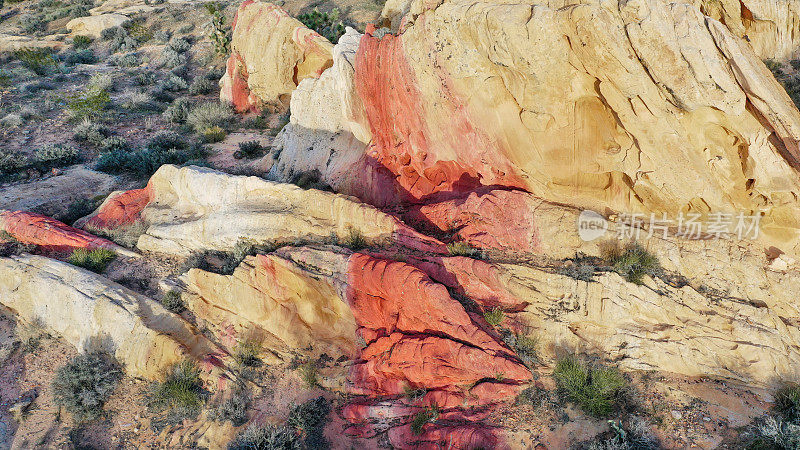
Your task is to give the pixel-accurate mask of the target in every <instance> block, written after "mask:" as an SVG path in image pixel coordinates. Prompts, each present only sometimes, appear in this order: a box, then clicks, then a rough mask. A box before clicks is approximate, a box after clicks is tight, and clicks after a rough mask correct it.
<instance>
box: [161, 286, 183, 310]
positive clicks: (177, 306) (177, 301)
mask: <svg viewBox="0 0 800 450" xmlns="http://www.w3.org/2000/svg"><path fill="white" fill-rule="evenodd" d="M161 304H162V305H163V306H164V308H167V309H168V310H169V311H172V312H174V313H175V314H180V313H182V312H183V311H184V310H185V309H186V306H185V305H184V304H183V299H182V298H181V292H180V291H168V292H167V293H166V294H164V296H163V297H161Z"/></svg>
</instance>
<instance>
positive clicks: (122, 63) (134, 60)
mask: <svg viewBox="0 0 800 450" xmlns="http://www.w3.org/2000/svg"><path fill="white" fill-rule="evenodd" d="M108 63H109V64H111V65H112V66H117V67H136V66H138V65H140V64H142V60H141V59H140V58H139V55H137V54H136V52H128V53H122V54H116V55H111V57H110V58H108Z"/></svg>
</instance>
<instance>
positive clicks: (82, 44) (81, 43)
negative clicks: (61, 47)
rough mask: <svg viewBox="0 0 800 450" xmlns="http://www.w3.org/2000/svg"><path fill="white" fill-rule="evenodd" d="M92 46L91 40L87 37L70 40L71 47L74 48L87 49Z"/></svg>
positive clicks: (79, 36)
mask: <svg viewBox="0 0 800 450" xmlns="http://www.w3.org/2000/svg"><path fill="white" fill-rule="evenodd" d="M90 45H92V38H90V37H89V36H81V35H78V36H75V37H73V38H72V46H73V47H75V48H79V49H80V48H87V47H89V46H90Z"/></svg>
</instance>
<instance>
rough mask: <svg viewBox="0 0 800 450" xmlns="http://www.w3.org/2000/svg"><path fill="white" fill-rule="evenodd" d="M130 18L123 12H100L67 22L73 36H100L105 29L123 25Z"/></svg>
mask: <svg viewBox="0 0 800 450" xmlns="http://www.w3.org/2000/svg"><path fill="white" fill-rule="evenodd" d="M127 20H128V17H127V16H123V15H122V14H100V15H96V16H87V17H78V18H75V19H72V20H70V21H69V22H67V29H68V30H70V32H71V33H72V35H73V36H89V37H92V38H95V39H97V38H99V37H100V35H101V34H102V33H103V31H105V30H108V29H110V28H114V27H119V26H122V24H123V23H125V22H126V21H127Z"/></svg>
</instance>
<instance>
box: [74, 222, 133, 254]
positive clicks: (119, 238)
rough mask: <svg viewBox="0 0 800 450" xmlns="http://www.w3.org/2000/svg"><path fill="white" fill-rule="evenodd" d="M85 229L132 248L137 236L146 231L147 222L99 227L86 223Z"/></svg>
mask: <svg viewBox="0 0 800 450" xmlns="http://www.w3.org/2000/svg"><path fill="white" fill-rule="evenodd" d="M85 229H86V231H88V232H90V233H94V234H96V235H98V236H103V237H105V238H107V239H110V240H111V241H113V242H115V243H117V244H119V245H121V246H123V247H127V248H134V247H135V246H136V243H137V242H138V240H139V236H141V235H142V234H144V232H145V231H147V224H146V223H145V222H144V221H143V220H137V221H135V222H133V223H130V224H126V225H121V226H118V227H113V228H99V227H93V226H92V225H91V224H86V226H85Z"/></svg>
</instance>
